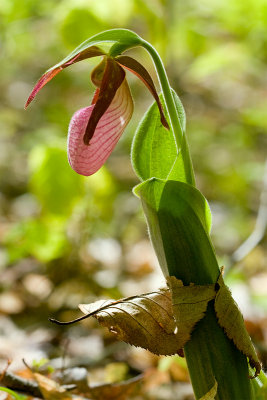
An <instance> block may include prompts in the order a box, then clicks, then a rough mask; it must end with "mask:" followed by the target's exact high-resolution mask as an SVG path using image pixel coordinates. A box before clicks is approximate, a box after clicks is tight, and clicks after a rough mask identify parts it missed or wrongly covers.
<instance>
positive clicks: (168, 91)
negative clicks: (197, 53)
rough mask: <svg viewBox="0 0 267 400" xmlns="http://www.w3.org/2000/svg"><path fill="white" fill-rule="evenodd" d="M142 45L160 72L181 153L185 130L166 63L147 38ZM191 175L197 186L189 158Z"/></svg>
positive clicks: (178, 148)
mask: <svg viewBox="0 0 267 400" xmlns="http://www.w3.org/2000/svg"><path fill="white" fill-rule="evenodd" d="M141 46H142V47H143V48H144V49H146V50H147V51H148V53H149V54H150V56H151V58H152V60H153V62H154V65H155V68H156V71H157V74H158V79H159V82H160V86H161V90H162V94H163V98H164V101H165V104H166V109H167V112H168V115H169V119H170V125H171V128H172V132H173V135H174V139H175V144H176V148H177V153H179V152H180V151H181V152H182V151H183V148H182V145H183V135H184V133H183V130H182V127H181V124H180V120H179V116H178V112H177V109H176V105H175V101H174V98H173V95H172V89H171V86H170V83H169V79H168V76H167V73H166V70H165V67H164V64H163V62H162V60H161V58H160V56H159V54H158V52H157V50H156V49H155V48H154V47H153V46H152V45H151V44H150V43H149V42H147V41H146V40H143V39H142V41H141ZM189 161H190V162H189V175H190V178H189V179H188V181H189V182H190V183H191V184H192V185H193V186H195V176H194V170H193V164H192V161H191V158H190V160H189Z"/></svg>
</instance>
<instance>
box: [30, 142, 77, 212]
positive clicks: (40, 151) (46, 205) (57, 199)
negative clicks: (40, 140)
mask: <svg viewBox="0 0 267 400" xmlns="http://www.w3.org/2000/svg"><path fill="white" fill-rule="evenodd" d="M29 167H30V173H31V177H30V187H31V191H32V193H34V194H35V195H36V197H37V198H38V200H39V201H40V203H41V204H42V206H43V209H44V210H45V211H48V212H50V213H53V214H57V215H58V214H59V215H69V213H70V212H71V211H72V208H73V206H74V204H75V202H76V201H77V200H78V199H79V196H80V195H82V194H83V193H84V187H83V182H84V180H83V178H82V177H81V176H79V175H78V174H76V173H75V172H74V171H73V170H72V169H71V168H70V166H69V165H68V161H67V159H66V152H65V150H64V149H61V148H59V147H46V146H44V145H40V146H38V147H35V148H34V149H33V150H32V152H31V153H30V156H29ZM74 188H75V190H74Z"/></svg>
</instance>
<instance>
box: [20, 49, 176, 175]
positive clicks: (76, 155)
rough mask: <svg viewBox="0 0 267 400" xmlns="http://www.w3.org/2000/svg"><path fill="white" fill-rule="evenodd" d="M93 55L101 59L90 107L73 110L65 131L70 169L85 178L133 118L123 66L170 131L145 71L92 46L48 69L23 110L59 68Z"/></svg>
mask: <svg viewBox="0 0 267 400" xmlns="http://www.w3.org/2000/svg"><path fill="white" fill-rule="evenodd" d="M96 56H103V60H102V61H101V63H100V64H99V65H98V66H97V67H96V68H95V69H94V70H93V72H92V74H91V79H92V82H93V83H94V84H95V86H96V87H97V89H96V91H95V94H94V96H93V100H92V104H91V105H90V106H89V107H85V108H81V109H80V110H78V111H76V113H75V114H74V115H73V117H72V119H71V121H70V125H69V132H68V159H69V163H70V166H71V167H72V168H73V169H74V171H76V172H77V173H78V174H81V175H85V176H89V175H92V174H94V173H95V172H96V171H98V169H99V168H101V166H102V165H103V164H104V163H105V161H106V160H107V158H108V157H109V155H110V154H111V152H112V150H113V149H114V147H115V145H116V143H117V142H118V140H119V138H120V136H121V135H122V133H123V131H124V129H125V128H126V126H127V124H128V123H129V121H130V119H131V117H132V113H133V100H132V96H131V93H130V89H129V86H128V83H127V81H126V78H125V71H124V69H123V68H122V67H124V68H126V69H128V70H129V71H131V72H133V73H134V74H136V75H137V76H138V77H139V78H140V79H141V80H142V81H143V82H144V83H145V85H146V86H147V87H148V89H149V90H150V92H151V93H152V95H153V96H154V98H155V100H156V102H157V104H158V107H159V111H160V115H161V122H162V124H163V125H164V126H165V127H166V128H167V129H168V128H169V127H168V123H167V121H166V119H165V116H164V113H163V109H162V106H161V103H160V100H159V97H158V94H157V92H156V89H155V85H154V83H153V80H152V78H151V77H150V75H149V73H148V72H147V70H146V69H145V68H144V67H143V66H142V65H141V64H140V63H139V62H138V61H136V60H135V59H133V58H131V57H128V56H119V57H116V58H112V57H110V56H109V55H107V54H106V53H105V52H104V51H102V50H101V49H100V48H98V47H96V46H91V47H89V48H88V49H86V50H83V51H81V52H80V53H78V54H77V55H76V56H75V57H74V58H72V59H71V60H68V61H67V62H62V63H61V64H58V65H56V66H55V67H53V68H51V69H50V70H48V71H47V72H46V73H45V74H44V75H43V76H42V77H41V78H40V80H39V81H38V82H37V84H36V85H35V87H34V89H33V91H32V92H31V94H30V96H29V98H28V101H27V103H26V106H25V107H27V106H28V105H29V104H30V102H31V101H32V100H33V99H34V97H35V96H36V94H37V93H38V92H39V90H40V89H41V88H42V87H43V86H44V85H45V84H46V83H47V82H49V81H50V80H51V79H52V78H54V76H56V75H57V74H58V73H59V72H60V71H62V69H64V68H66V67H68V66H70V65H72V64H74V63H76V62H79V61H82V60H84V59H86V58H91V57H96Z"/></svg>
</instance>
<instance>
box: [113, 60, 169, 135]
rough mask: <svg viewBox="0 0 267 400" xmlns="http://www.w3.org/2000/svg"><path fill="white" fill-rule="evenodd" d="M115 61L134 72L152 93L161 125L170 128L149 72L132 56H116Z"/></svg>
mask: <svg viewBox="0 0 267 400" xmlns="http://www.w3.org/2000/svg"><path fill="white" fill-rule="evenodd" d="M116 61H117V62H118V63H119V64H120V65H122V66H123V67H124V68H126V69H128V70H129V71H131V72H132V73H134V74H135V75H136V76H138V78H139V79H141V81H142V82H143V83H144V84H145V85H146V87H147V88H148V90H149V91H150V93H151V94H152V96H153V97H154V99H155V100H156V103H157V105H158V108H159V112H160V120H161V123H162V125H163V126H165V128H166V129H170V128H169V124H168V122H167V120H166V118H165V115H164V111H163V108H162V104H161V102H160V99H159V96H158V93H157V90H156V88H155V85H154V82H153V79H152V78H151V76H150V74H149V73H148V71H147V70H146V69H145V67H143V65H142V64H140V63H139V62H138V61H137V60H135V59H134V58H132V57H128V56H119V57H116Z"/></svg>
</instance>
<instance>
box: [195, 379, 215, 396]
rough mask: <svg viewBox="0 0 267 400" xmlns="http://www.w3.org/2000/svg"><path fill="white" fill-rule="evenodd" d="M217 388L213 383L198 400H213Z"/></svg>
mask: <svg viewBox="0 0 267 400" xmlns="http://www.w3.org/2000/svg"><path fill="white" fill-rule="evenodd" d="M217 388H218V383H217V382H216V381H215V383H214V385H213V386H212V388H211V389H210V390H209V391H208V392H207V393H206V394H205V395H204V396H202V397H201V398H200V399H199V400H214V399H215V396H216V394H217Z"/></svg>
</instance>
